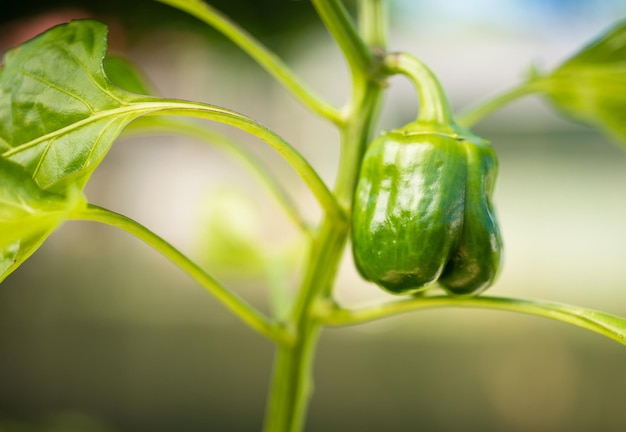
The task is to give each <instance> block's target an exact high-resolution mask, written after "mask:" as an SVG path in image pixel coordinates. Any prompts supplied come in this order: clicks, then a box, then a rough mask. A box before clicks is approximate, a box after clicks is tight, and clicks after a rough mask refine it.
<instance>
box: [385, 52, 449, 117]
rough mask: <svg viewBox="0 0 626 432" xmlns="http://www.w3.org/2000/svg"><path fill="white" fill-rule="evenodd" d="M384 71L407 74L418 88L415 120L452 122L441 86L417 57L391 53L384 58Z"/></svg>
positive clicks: (391, 73)
mask: <svg viewBox="0 0 626 432" xmlns="http://www.w3.org/2000/svg"><path fill="white" fill-rule="evenodd" d="M384 66H385V68H386V72H387V73H388V74H390V75H393V74H402V75H405V76H407V77H408V78H409V79H410V80H411V81H412V82H413V84H414V85H415V87H416V88H417V90H418V96H419V114H418V117H417V122H420V123H432V124H437V125H449V124H452V122H453V118H452V111H451V109H450V105H449V104H448V98H447V97H446V94H445V92H444V91H443V87H442V86H441V84H440V83H439V80H438V79H437V77H436V76H435V74H434V73H433V72H432V71H431V70H430V69H429V68H428V67H427V66H426V65H425V64H424V63H423V62H422V61H421V60H419V59H418V58H416V57H414V56H412V55H410V54H407V53H391V54H388V55H387V57H386V58H385V64H384Z"/></svg>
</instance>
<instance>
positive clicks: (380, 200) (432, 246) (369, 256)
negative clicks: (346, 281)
mask: <svg viewBox="0 0 626 432" xmlns="http://www.w3.org/2000/svg"><path fill="white" fill-rule="evenodd" d="M496 172H497V159H496V157H495V153H494V152H493V150H492V149H491V147H490V146H489V145H488V144H487V143H486V142H484V141H483V140H481V139H480V138H478V137H475V136H473V135H472V134H471V133H469V132H466V131H462V133H458V132H457V131H455V130H444V131H442V130H437V129H431V128H428V127H426V128H419V127H415V126H414V125H413V126H412V127H407V128H403V129H400V130H397V131H393V132H389V133H386V134H383V135H381V136H380V137H378V138H377V139H376V140H375V141H374V142H373V143H372V144H371V145H370V147H369V148H368V150H367V152H366V154H365V156H364V159H363V163H362V166H361V172H360V176H359V181H358V183H357V187H356V191H355V196H354V207H353V208H354V213H353V220H352V250H353V255H354V259H355V263H356V266H357V269H358V270H359V272H360V273H361V275H362V276H363V277H364V278H365V279H366V280H369V281H372V282H375V283H376V284H378V285H380V286H381V287H383V288H385V289H386V290H388V291H389V292H391V293H394V294H412V293H417V292H420V291H424V290H426V289H428V288H429V286H431V284H432V283H433V282H435V281H437V280H439V284H440V285H441V286H442V287H444V288H445V289H446V290H447V291H448V292H450V293H452V294H472V293H476V292H479V291H480V290H482V289H484V288H486V287H487V286H489V285H490V284H491V283H492V282H493V280H494V278H495V275H496V272H497V269H498V267H499V263H500V251H501V241H500V234H499V231H498V227H497V223H496V222H495V219H494V217H493V210H492V205H491V200H490V195H491V193H492V191H493V186H494V183H495V177H496Z"/></svg>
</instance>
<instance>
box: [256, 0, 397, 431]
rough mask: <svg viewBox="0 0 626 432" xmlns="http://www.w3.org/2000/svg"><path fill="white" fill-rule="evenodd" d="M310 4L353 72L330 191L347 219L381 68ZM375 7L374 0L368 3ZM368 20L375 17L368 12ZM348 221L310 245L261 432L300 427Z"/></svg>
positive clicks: (342, 26) (347, 29) (352, 34)
mask: <svg viewBox="0 0 626 432" xmlns="http://www.w3.org/2000/svg"><path fill="white" fill-rule="evenodd" d="M313 2H314V5H315V6H316V8H317V9H318V12H319V13H320V15H321V16H322V20H323V21H324V22H325V24H326V26H327V27H328V28H329V30H330V31H331V34H333V36H334V37H335V39H336V40H337V41H338V43H339V45H340V47H341V48H342V50H343V51H344V54H345V55H346V58H347V59H348V63H349V64H350V68H351V71H352V78H353V92H352V100H351V102H350V104H349V105H348V108H347V110H346V115H345V117H344V118H345V121H344V123H342V125H341V127H340V132H341V140H342V151H341V156H340V157H341V159H340V162H339V172H338V176H337V179H336V183H335V189H334V196H335V199H336V200H337V202H338V203H339V206H340V208H343V209H346V214H349V209H350V207H351V205H352V195H353V192H354V187H355V185H356V181H357V177H358V173H359V167H360V161H361V158H362V156H363V153H364V151H365V148H366V146H367V143H368V142H369V141H370V139H371V133H372V130H373V125H374V124H375V118H376V115H377V113H378V106H379V101H380V96H381V93H382V85H381V84H380V82H379V78H380V77H379V76H378V75H376V74H375V71H376V70H379V69H380V68H378V67H377V66H378V63H377V57H376V56H375V55H374V54H371V55H370V50H369V49H367V52H364V51H363V47H364V46H365V45H364V43H363V42H362V40H361V39H360V37H359V36H358V34H357V33H356V31H355V29H354V28H353V27H352V25H351V23H350V22H349V20H348V17H347V15H346V13H345V11H344V10H343V8H342V6H341V4H340V3H339V2H338V1H336V0H328V1H326V0H313ZM377 3H378V2H377V1H374V2H369V3H368V4H369V5H376V4H377ZM379 6H380V5H379ZM366 14H367V13H366ZM367 15H369V16H371V17H373V16H374V14H373V12H372V11H370V13H369V14H367ZM379 19H381V20H382V19H383V17H382V16H380V17H379ZM368 28H370V29H378V30H377V31H378V32H379V33H378V35H376V37H375V38H374V39H376V40H377V41H378V42H379V43H381V44H382V43H384V40H385V38H384V35H383V34H382V33H381V30H380V29H384V25H383V24H381V23H370V24H369V25H368ZM378 48H381V47H378ZM349 222H350V221H349V219H348V218H345V217H337V216H336V215H335V216H333V215H332V214H329V213H326V215H325V217H324V219H323V221H322V224H321V227H320V229H319V231H318V232H317V234H316V235H315V236H314V238H313V240H312V247H311V251H310V256H309V259H308V266H307V268H306V270H305V275H304V278H303V281H302V284H301V286H300V290H299V291H298V297H297V298H296V302H295V304H294V307H293V310H292V313H291V316H290V319H289V321H288V323H287V327H288V329H289V330H290V331H291V333H292V334H294V335H295V343H293V344H292V345H285V344H281V345H279V346H278V349H277V355H276V361H275V367H274V381H273V384H272V388H271V391H270V400H269V404H268V409H267V417H266V423H265V431H266V432H298V431H300V430H302V427H303V425H304V421H305V418H306V412H307V408H308V405H309V400H310V397H311V394H312V386H313V376H312V369H313V360H314V354H315V347H316V344H317V340H318V337H319V334H320V331H321V328H322V323H321V322H320V321H319V320H318V319H317V305H318V304H319V303H323V302H325V301H328V299H329V298H330V295H331V291H332V286H333V283H334V280H335V277H336V274H337V269H338V267H339V263H340V261H341V257H342V255H343V251H344V249H345V245H346V242H347V239H348V233H349V228H350V223H349Z"/></svg>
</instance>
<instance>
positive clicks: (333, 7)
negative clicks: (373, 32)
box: [311, 0, 372, 78]
mask: <svg viewBox="0 0 626 432" xmlns="http://www.w3.org/2000/svg"><path fill="white" fill-rule="evenodd" d="M311 2H312V3H313V6H314V7H315V9H316V10H317V13H318V15H319V16H320V18H321V19H322V21H323V22H324V24H325V25H326V28H327V29H328V31H329V32H330V34H331V35H332V36H333V38H334V39H335V41H336V42H337V44H338V45H339V48H340V49H341V51H342V53H343V55H344V57H345V58H346V61H347V62H348V66H349V67H350V71H351V72H352V75H353V78H354V76H355V75H359V74H363V72H364V71H367V70H368V69H369V68H370V67H371V64H372V61H371V60H372V59H371V57H372V53H371V50H370V49H369V48H368V46H367V45H366V44H365V42H364V41H363V39H361V37H360V35H359V33H358V32H357V30H356V28H355V26H354V23H353V21H352V19H351V17H350V15H349V14H348V12H347V11H346V8H345V7H344V6H343V3H342V2H341V1H340V0H311Z"/></svg>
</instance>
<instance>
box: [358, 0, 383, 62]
mask: <svg viewBox="0 0 626 432" xmlns="http://www.w3.org/2000/svg"><path fill="white" fill-rule="evenodd" d="M357 6H358V7H359V30H360V34H361V35H362V37H363V40H364V41H365V43H366V44H367V45H368V46H369V47H370V48H371V49H372V51H374V52H377V51H380V52H382V51H384V50H385V47H386V46H387V1H386V0H361V1H359V2H358V3H357Z"/></svg>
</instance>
